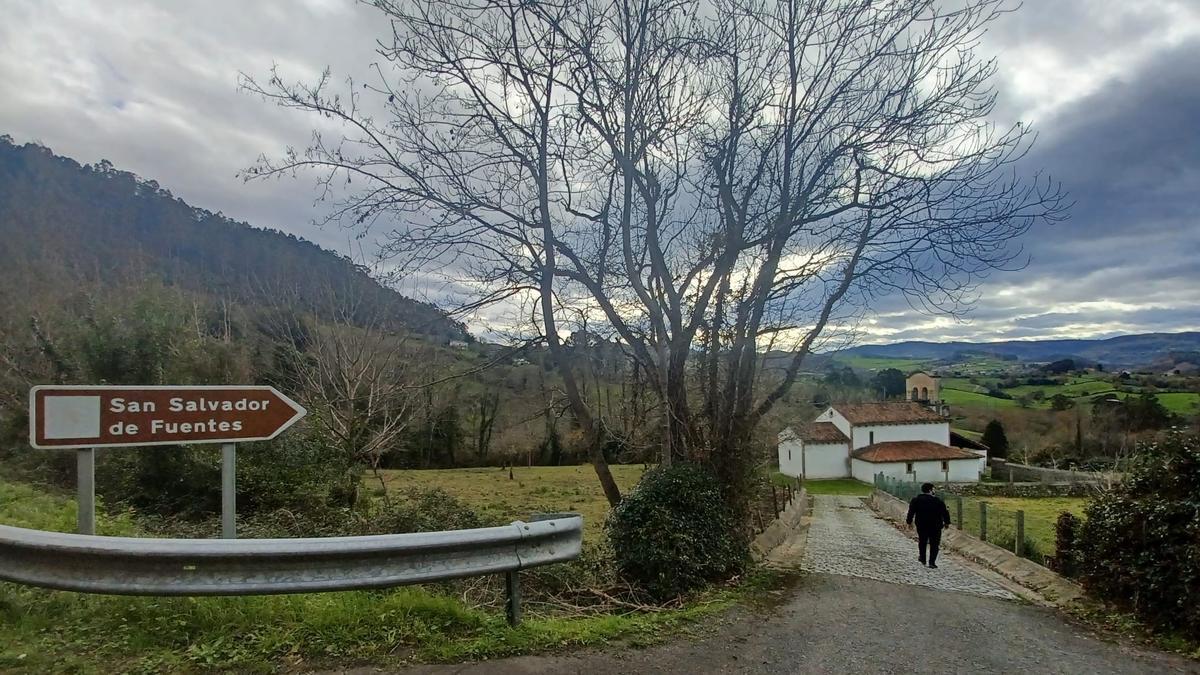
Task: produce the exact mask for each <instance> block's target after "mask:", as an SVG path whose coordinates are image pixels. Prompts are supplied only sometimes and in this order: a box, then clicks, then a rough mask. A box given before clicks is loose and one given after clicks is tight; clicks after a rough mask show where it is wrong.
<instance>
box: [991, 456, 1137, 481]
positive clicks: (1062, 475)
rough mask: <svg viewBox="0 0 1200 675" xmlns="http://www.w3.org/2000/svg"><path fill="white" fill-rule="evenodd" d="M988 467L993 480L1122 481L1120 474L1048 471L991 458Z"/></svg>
mask: <svg viewBox="0 0 1200 675" xmlns="http://www.w3.org/2000/svg"><path fill="white" fill-rule="evenodd" d="M988 466H990V467H991V469H992V478H996V479H999V480H1011V481H1015V482H1040V483H1095V484H1109V483H1112V482H1114V481H1116V480H1119V479H1120V474H1117V473H1113V472H1103V473H1101V472H1095V471H1073V470H1068V469H1048V468H1046V467H1043V466H1029V465H1028V464H1018V463H1016V462H1009V461H1006V460H1003V459H1000V458H998V457H991V458H989V459H988Z"/></svg>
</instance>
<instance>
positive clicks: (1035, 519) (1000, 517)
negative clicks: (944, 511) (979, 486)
mask: <svg viewBox="0 0 1200 675" xmlns="http://www.w3.org/2000/svg"><path fill="white" fill-rule="evenodd" d="M981 501H982V502H987V504H988V533H989V537H988V538H989V539H993V538H1003V539H1007V540H1012V539H1014V538H1015V537H1014V532H1015V529H1016V520H1015V518H1016V512H1017V511H1018V510H1023V511H1025V536H1026V538H1028V539H1031V540H1032V541H1033V542H1034V544H1035V545H1036V546H1037V548H1038V550H1039V551H1041V552H1042V553H1043V554H1045V555H1054V551H1055V541H1054V540H1055V533H1054V529H1055V525H1056V524H1057V522H1058V515H1059V514H1060V513H1062V512H1063V511H1070V512H1071V513H1074V514H1075V515H1078V516H1082V515H1083V510H1084V507H1085V506H1086V505H1087V501H1088V500H1087V499H1086V498H1085V497H966V498H964V499H963V530H965V531H967V532H970V533H972V534H976V535H978V534H979V502H981ZM947 506H949V507H950V513H951V516H952V517H955V516H954V511H955V509H956V506H955V503H954V498H950V499H948V500H947Z"/></svg>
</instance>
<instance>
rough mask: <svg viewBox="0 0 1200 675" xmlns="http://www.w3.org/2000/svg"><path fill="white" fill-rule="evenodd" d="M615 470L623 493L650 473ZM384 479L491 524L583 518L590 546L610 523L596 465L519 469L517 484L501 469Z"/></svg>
mask: <svg viewBox="0 0 1200 675" xmlns="http://www.w3.org/2000/svg"><path fill="white" fill-rule="evenodd" d="M609 468H610V469H611V470H612V473H613V478H615V479H616V481H617V485H619V486H620V487H621V489H622V490H628V489H629V488H631V487H633V486H634V484H636V483H637V481H638V479H639V478H641V477H642V473H643V472H644V471H645V469H644V468H643V466H642V465H641V464H622V465H615V464H614V465H612V466H610V467H609ZM383 474H384V480H385V481H386V483H387V486H388V489H390V490H403V489H406V488H410V487H426V488H429V487H438V488H441V489H443V490H445V491H446V492H449V493H450V494H452V495H454V496H455V497H458V498H459V499H461V500H463V501H464V502H465V503H466V504H467V505H468V506H470V507H472V508H473V509H475V510H476V511H477V512H478V513H479V514H480V515H481V516H483V517H484V518H486V519H489V520H501V521H510V520H520V519H523V518H528V517H529V515H530V514H533V513H539V512H540V513H546V512H556V511H575V512H578V513H580V514H582V515H583V527H584V533H583V537H584V541H585V542H587V541H597V540H599V538H600V536H602V532H603V528H604V520H605V518H607V517H608V500H607V499H605V498H604V492H603V490H601V489H600V482H599V481H598V480H597V479H596V473H595V472H594V471H593V470H592V467H591V466H590V465H587V466H535V467H513V469H512V476H513V477H512V478H511V479H510V478H509V477H508V475H509V474H508V469H498V468H495V467H490V468H482V469H436V470H420V471H384V472H383ZM368 484H369V483H368Z"/></svg>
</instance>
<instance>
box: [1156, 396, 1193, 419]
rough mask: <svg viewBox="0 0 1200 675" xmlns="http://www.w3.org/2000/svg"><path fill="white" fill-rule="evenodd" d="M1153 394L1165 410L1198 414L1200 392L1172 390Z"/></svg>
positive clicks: (1182, 413) (1181, 413) (1180, 413)
mask: <svg viewBox="0 0 1200 675" xmlns="http://www.w3.org/2000/svg"><path fill="white" fill-rule="evenodd" d="M1155 396H1157V397H1158V401H1159V402H1160V403H1162V404H1163V406H1164V407H1166V409H1167V410H1170V411H1171V412H1173V413H1175V414H1176V415H1200V393H1195V392H1181V391H1173V392H1166V393H1161V394H1155Z"/></svg>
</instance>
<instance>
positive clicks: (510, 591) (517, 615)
mask: <svg viewBox="0 0 1200 675" xmlns="http://www.w3.org/2000/svg"><path fill="white" fill-rule="evenodd" d="M504 593H505V595H506V596H507V600H506V601H505V603H504V613H505V614H506V615H507V616H508V625H510V626H514V627H515V626H519V625H520V624H521V578H520V577H519V576H517V571H516V570H513V571H512V572H505V573H504Z"/></svg>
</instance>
